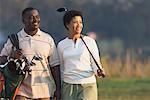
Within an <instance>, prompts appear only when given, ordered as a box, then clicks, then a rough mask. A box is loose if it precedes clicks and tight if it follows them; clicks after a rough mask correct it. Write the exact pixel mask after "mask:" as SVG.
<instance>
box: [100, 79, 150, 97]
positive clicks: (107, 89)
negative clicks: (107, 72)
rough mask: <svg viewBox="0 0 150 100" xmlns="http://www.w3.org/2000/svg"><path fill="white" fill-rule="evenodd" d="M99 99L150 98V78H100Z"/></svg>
mask: <svg viewBox="0 0 150 100" xmlns="http://www.w3.org/2000/svg"><path fill="white" fill-rule="evenodd" d="M97 82H98V93H99V97H98V100H150V78H130V79H122V78H104V79H98V80H97Z"/></svg>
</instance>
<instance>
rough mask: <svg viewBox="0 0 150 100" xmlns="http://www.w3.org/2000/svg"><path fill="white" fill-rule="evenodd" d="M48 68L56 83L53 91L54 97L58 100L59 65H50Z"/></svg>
mask: <svg viewBox="0 0 150 100" xmlns="http://www.w3.org/2000/svg"><path fill="white" fill-rule="evenodd" d="M50 69H51V73H52V76H53V78H54V81H55V84H56V91H55V93H54V96H55V97H56V100H60V98H61V79H60V66H59V65H57V66H55V67H50Z"/></svg>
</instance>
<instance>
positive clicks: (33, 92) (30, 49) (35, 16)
mask: <svg viewBox="0 0 150 100" xmlns="http://www.w3.org/2000/svg"><path fill="white" fill-rule="evenodd" d="M22 21H23V23H24V28H23V29H22V30H21V31H20V32H18V33H17V35H18V38H19V47H20V50H15V49H13V46H12V43H11V42H10V40H9V39H8V41H7V43H6V44H5V45H4V48H3V49H2V51H1V54H0V64H4V63H6V62H7V60H8V59H9V58H15V59H20V58H21V57H22V56H25V57H26V58H27V59H28V61H31V60H32V58H33V57H34V56H40V57H41V58H42V60H40V61H37V60H33V62H34V63H35V65H34V66H32V67H31V70H32V71H31V75H28V76H27V78H25V79H24V80H23V82H22V84H21V86H20V88H19V91H18V93H17V96H16V98H15V100H28V99H32V100H34V99H36V100H37V99H39V100H49V99H50V97H51V96H52V94H53V92H54V91H53V87H54V86H53V81H52V77H51V76H53V78H54V81H55V85H56V90H55V92H54V96H55V97H56V99H57V100H59V99H60V89H61V83H60V69H59V64H60V62H59V59H58V54H57V51H56V46H55V44H54V40H53V38H52V37H51V36H50V35H48V34H47V33H45V32H43V31H41V30H40V29H39V27H40V15H39V11H38V10H37V9H35V8H31V7H29V8H26V9H24V10H23V12H22ZM49 69H50V70H49Z"/></svg>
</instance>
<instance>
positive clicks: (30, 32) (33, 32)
mask: <svg viewBox="0 0 150 100" xmlns="http://www.w3.org/2000/svg"><path fill="white" fill-rule="evenodd" d="M24 31H25V32H26V33H27V34H28V35H31V36H33V35H35V34H36V33H37V32H38V29H36V30H32V31H31V30H27V29H24Z"/></svg>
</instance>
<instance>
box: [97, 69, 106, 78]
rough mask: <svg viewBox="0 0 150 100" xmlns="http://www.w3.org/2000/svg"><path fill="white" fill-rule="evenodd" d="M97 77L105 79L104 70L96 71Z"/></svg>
mask: <svg viewBox="0 0 150 100" xmlns="http://www.w3.org/2000/svg"><path fill="white" fill-rule="evenodd" d="M97 75H98V76H99V77H103V78H104V77H105V71H104V69H98V70H97Z"/></svg>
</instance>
